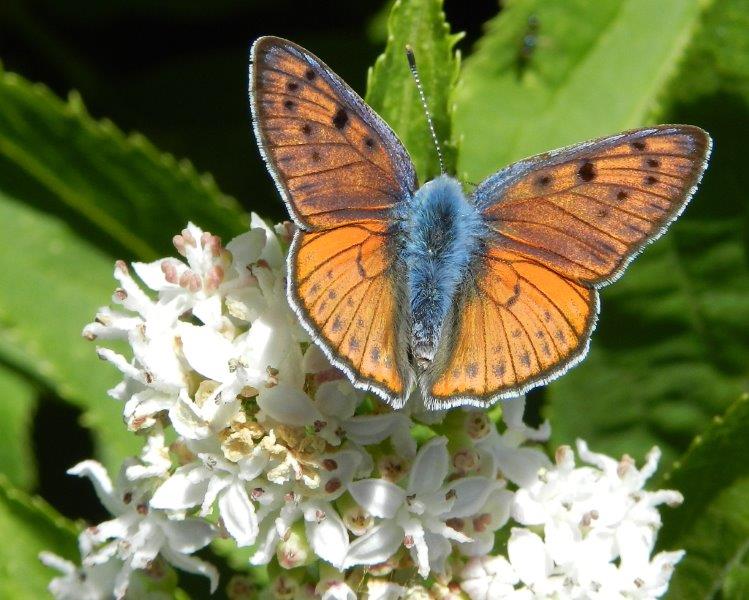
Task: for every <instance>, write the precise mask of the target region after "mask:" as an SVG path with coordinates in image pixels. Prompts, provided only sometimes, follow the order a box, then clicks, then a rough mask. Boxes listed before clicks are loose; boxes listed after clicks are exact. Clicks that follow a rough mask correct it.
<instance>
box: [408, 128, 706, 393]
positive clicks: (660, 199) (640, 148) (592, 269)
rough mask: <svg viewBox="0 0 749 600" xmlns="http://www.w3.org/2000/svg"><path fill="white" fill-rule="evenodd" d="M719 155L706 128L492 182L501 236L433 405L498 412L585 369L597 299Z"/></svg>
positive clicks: (665, 132)
mask: <svg viewBox="0 0 749 600" xmlns="http://www.w3.org/2000/svg"><path fill="white" fill-rule="evenodd" d="M709 152H710V138H709V136H708V135H707V133H705V132H704V131H702V130H701V129H699V128H697V127H691V126H684V125H673V126H670V125H668V126H659V127H654V128H649V129H640V130H635V131H630V132H626V133H623V134H621V135H617V136H612V137H608V138H603V139H600V140H595V141H592V142H586V143H583V144H579V145H576V146H571V147H569V148H564V149H562V150H558V151H555V152H553V153H547V154H542V155H539V156H536V157H533V158H530V159H527V160H523V161H520V162H518V163H515V164H514V165H511V166H509V167H508V168H506V169H504V170H502V171H500V172H499V173H497V174H496V175H493V176H491V177H489V178H488V179H487V180H486V181H484V182H483V183H481V184H480V185H479V187H478V188H477V189H476V191H475V193H474V200H475V202H476V204H477V206H478V207H479V209H480V211H481V213H482V215H483V216H484V219H485V222H486V224H487V226H488V227H489V229H490V236H489V238H488V240H487V241H486V249H485V251H484V252H483V253H482V255H481V256H479V257H477V258H478V260H477V264H476V265H475V266H474V267H473V269H472V273H471V274H470V276H469V277H468V278H467V281H468V283H467V284H466V285H465V286H464V288H463V290H462V291H461V294H460V298H459V302H458V307H459V308H458V309H457V310H456V311H455V317H454V322H453V323H452V327H451V328H450V335H449V336H447V339H448V343H447V344H445V346H444V348H443V349H442V350H441V355H440V356H439V357H438V360H437V361H436V362H435V366H436V368H435V369H434V371H433V372H432V373H431V374H429V375H428V376H427V377H426V378H425V379H424V380H422V388H423V391H424V392H425V395H426V396H428V397H431V398H432V399H433V401H434V403H435V404H438V405H440V406H445V405H454V404H466V403H469V404H476V405H483V404H488V403H491V402H493V401H495V400H497V399H499V398H504V397H511V396H515V395H518V394H520V393H523V392H524V391H526V390H528V389H530V388H532V387H534V386H536V385H539V384H542V383H545V382H548V381H550V380H551V379H554V378H555V377H557V376H559V375H561V374H562V373H564V372H565V371H566V370H567V369H569V368H570V367H571V366H573V365H574V364H576V363H577V362H579V361H580V360H581V359H582V358H583V357H584V356H585V353H586V352H587V347H588V341H589V338H590V335H591V333H592V331H593V328H594V327H595V320H596V316H597V312H598V291H597V288H600V287H603V286H604V285H607V284H608V283H610V282H612V281H613V280H615V279H616V278H617V277H618V276H619V275H621V273H622V272H623V270H624V268H625V267H626V265H627V264H628V263H629V262H630V261H631V260H632V258H634V256H636V255H637V253H638V252H639V251H640V250H641V249H642V248H643V247H644V246H645V245H646V244H647V243H649V242H651V241H653V240H654V239H656V238H657V237H659V236H660V235H661V234H662V233H663V232H664V231H665V229H666V227H667V226H668V224H669V223H670V222H671V221H673V219H675V218H676V217H677V216H678V215H679V214H680V213H681V211H682V210H683V209H684V206H685V205H686V203H687V202H688V201H689V198H690V197H691V196H692V194H693V193H694V190H695V188H696V186H697V184H698V183H699V180H700V178H701V176H702V173H703V171H704V169H705V167H706V165H707V158H708V155H709Z"/></svg>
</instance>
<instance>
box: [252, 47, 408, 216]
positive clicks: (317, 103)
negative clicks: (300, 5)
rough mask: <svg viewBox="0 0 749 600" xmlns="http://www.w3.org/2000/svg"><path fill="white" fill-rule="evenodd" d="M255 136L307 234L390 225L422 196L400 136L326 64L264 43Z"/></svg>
mask: <svg viewBox="0 0 749 600" xmlns="http://www.w3.org/2000/svg"><path fill="white" fill-rule="evenodd" d="M250 89H251V104H252V112H253V117H254V125H255V135H256V137H257V139H258V143H259V145H260V148H261V151H262V153H263V157H264V158H265V160H266V163H267V165H268V169H269V170H270V172H271V174H272V175H273V178H274V179H275V182H276V185H277V186H278V189H279V190H280V191H281V193H282V195H283V197H284V199H285V201H286V203H287V205H288V208H289V212H290V214H291V216H292V217H293V219H294V221H295V222H296V224H297V225H299V226H300V227H301V228H303V229H328V228H331V227H334V226H336V225H339V224H346V223H351V222H358V221H368V220H379V221H382V220H386V219H387V218H388V214H389V211H390V210H391V209H392V208H393V207H394V206H395V205H397V204H398V203H399V202H401V201H402V200H403V199H405V198H408V197H410V196H411V195H413V193H414V191H415V190H416V186H417V182H416V173H415V171H414V168H413V164H412V163H411V159H410V158H409V156H408V153H407V152H406V150H405V149H404V148H403V145H402V144H401V143H400V141H399V140H398V138H397V137H396V136H395V134H394V133H393V132H392V130H391V129H390V128H389V127H388V126H387V124H385V122H384V121H383V120H382V119H380V117H379V116H377V114H375V112H374V111H373V110H372V109H371V108H369V107H368V106H367V105H366V104H365V102H364V101H363V100H362V99H361V98H360V97H359V96H358V95H357V94H356V92H354V91H353V90H352V89H351V88H350V87H349V86H348V85H347V84H346V83H345V82H344V81H343V80H341V79H340V78H339V77H338V76H337V75H335V74H334V73H333V72H332V71H331V70H330V68H328V67H327V66H326V65H325V64H324V63H323V62H322V61H321V60H320V59H318V58H317V57H315V56H313V55H312V54H310V53H309V52H307V51H306V50H304V49H303V48H301V47H300V46H297V45H296V44H294V43H292V42H289V41H287V40H282V39H280V38H275V37H262V38H260V39H259V40H257V41H256V42H255V44H254V45H253V47H252V70H251V73H250Z"/></svg>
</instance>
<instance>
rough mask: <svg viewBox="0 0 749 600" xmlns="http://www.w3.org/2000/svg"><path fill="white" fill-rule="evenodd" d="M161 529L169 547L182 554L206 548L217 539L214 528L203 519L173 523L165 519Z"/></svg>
mask: <svg viewBox="0 0 749 600" xmlns="http://www.w3.org/2000/svg"><path fill="white" fill-rule="evenodd" d="M161 529H162V530H163V531H164V534H165V536H166V540H167V544H168V545H169V547H170V548H172V549H173V550H174V551H175V552H180V553H182V554H190V553H192V552H195V551H196V550H200V549H201V548H204V547H205V546H207V545H208V544H209V543H210V542H211V540H212V539H213V538H214V537H215V531H214V529H213V526H212V525H210V524H209V523H207V522H206V521H204V520H203V519H185V520H184V521H171V520H169V519H166V518H165V519H163V520H162V522H161Z"/></svg>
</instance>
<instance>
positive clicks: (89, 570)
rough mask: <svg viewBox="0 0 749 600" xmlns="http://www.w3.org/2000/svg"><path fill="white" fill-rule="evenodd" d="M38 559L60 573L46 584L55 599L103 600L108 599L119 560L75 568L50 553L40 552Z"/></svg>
mask: <svg viewBox="0 0 749 600" xmlns="http://www.w3.org/2000/svg"><path fill="white" fill-rule="evenodd" d="M39 560H41V561H42V563H44V564H45V565H46V566H48V567H50V568H52V569H55V570H57V571H59V572H60V573H62V576H61V577H55V578H54V579H53V580H52V581H51V582H50V583H49V592H50V593H51V594H52V595H53V596H54V597H55V598H58V600H107V599H108V598H111V597H112V590H113V589H114V587H115V581H116V580H117V575H118V573H119V572H120V569H121V568H122V563H121V561H119V560H117V559H112V560H110V561H107V562H105V563H102V564H92V565H85V564H84V565H83V566H81V567H78V566H76V565H74V564H73V563H72V562H70V561H68V560H65V559H64V558H60V557H59V556H57V555H56V554H52V553H51V552H41V553H40V554H39Z"/></svg>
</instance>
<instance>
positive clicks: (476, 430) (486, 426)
mask: <svg viewBox="0 0 749 600" xmlns="http://www.w3.org/2000/svg"><path fill="white" fill-rule="evenodd" d="M465 427H466V433H467V434H468V435H469V436H470V437H471V439H473V440H480V439H482V438H484V437H486V436H487V435H489V432H490V431H491V428H492V422H491V420H490V419H489V416H488V415H487V414H486V413H485V412H480V411H477V410H476V411H470V412H468V413H466V420H465Z"/></svg>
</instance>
